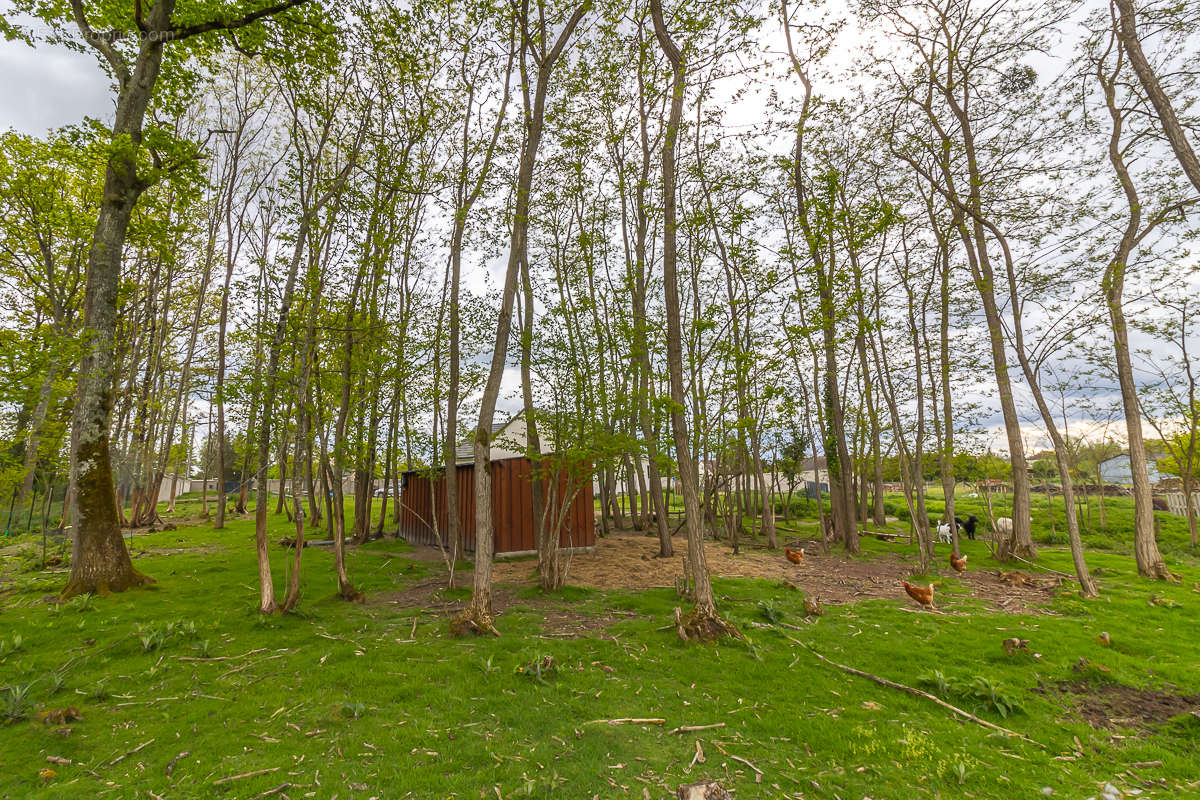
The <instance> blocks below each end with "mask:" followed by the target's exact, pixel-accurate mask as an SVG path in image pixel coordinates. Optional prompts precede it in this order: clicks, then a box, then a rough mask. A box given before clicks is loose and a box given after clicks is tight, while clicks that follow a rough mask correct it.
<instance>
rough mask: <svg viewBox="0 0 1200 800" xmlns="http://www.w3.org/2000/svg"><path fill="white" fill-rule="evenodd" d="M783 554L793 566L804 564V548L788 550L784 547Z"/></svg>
mask: <svg viewBox="0 0 1200 800" xmlns="http://www.w3.org/2000/svg"><path fill="white" fill-rule="evenodd" d="M783 554H784V555H785V556H787V560H788V561H790V562H792V563H793V564H803V563H804V548H803V547H801V548H800V549H799V550H789V549H788V548H786V547H785V548H783Z"/></svg>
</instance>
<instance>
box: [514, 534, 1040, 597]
mask: <svg viewBox="0 0 1200 800" xmlns="http://www.w3.org/2000/svg"><path fill="white" fill-rule="evenodd" d="M674 544H675V557H674V558H670V559H662V558H656V557H655V554H656V553H657V552H658V540H657V539H656V538H654V537H649V536H643V535H642V534H640V533H633V532H628V533H620V534H617V535H613V536H606V537H603V538H601V539H598V540H597V542H596V548H595V550H593V551H592V552H590V553H577V554H575V555H574V556H573V558H572V560H571V569H570V574H569V577H568V578H567V582H568V583H570V584H573V585H576V586H587V587H592V588H598V589H653V588H664V587H665V588H671V587H673V586H674V585H675V579H676V578H677V577H678V576H680V575H682V574H683V561H682V559H683V558H684V557H685V556H686V555H687V541H686V540H685V539H684V538H683V537H682V536H676V537H675V539H674ZM802 544H803V546H804V548H805V558H804V563H803V564H802V565H799V566H797V565H795V564H792V563H790V562H789V561H787V560H786V559H785V558H784V556H783V551H782V550H776V551H773V552H772V551H769V550H763V549H752V550H743V551H742V553H741V554H740V555H736V556H735V555H734V554H733V552H732V551H731V550H730V548H729V547H728V545H725V544H724V543H720V542H706V543H705V548H704V552H705V556H706V557H707V559H708V566H709V569H710V570H711V572H712V574H713V575H714V576H715V577H723V578H767V579H773V580H787V581H790V582H792V583H794V584H796V585H797V586H798V587H799V588H800V589H802V590H803V591H804V592H806V593H807V594H808V595H810V596H812V597H815V598H817V599H818V600H820V601H821V602H822V603H847V602H853V601H855V600H860V599H864V598H866V599H869V598H887V599H892V600H900V601H906V600H907V596H906V595H905V594H904V589H903V586H902V585H901V581H902V580H904V579H906V578H908V577H909V576H911V575H912V573H913V571H914V570H915V569H916V566H917V560H916V557H915V556H908V555H901V554H899V553H897V554H895V555H882V556H879V555H877V556H872V557H871V558H870V559H863V558H851V557H849V556H845V555H842V554H838V553H831V554H830V555H828V556H823V555H821V554H820V552H819V549H820V545H819V544H817V543H816V542H815V541H808V542H803V543H802ZM533 569H534V566H533V564H531V563H530V562H528V561H518V562H505V561H497V562H496V566H495V578H496V580H497V581H498V582H509V581H511V582H516V583H526V582H528V581H530V580H531V575H532V572H533ZM1029 577H1030V578H1031V580H1030V581H1029V582H1025V581H1022V580H1021V579H1020V577H1016V578H1015V580H1014V579H1010V581H1011V582H1010V581H1006V580H1004V579H1002V578H1001V573H1000V571H999V570H998V569H968V570H967V572H965V573H963V574H962V576H961V579H962V584H963V585H964V586H965V587H966V588H967V589H968V590H969V594H970V596H972V597H975V598H978V599H981V600H983V601H984V602H985V603H987V604H988V606H989V607H990V608H993V609H995V610H999V611H1008V612H1012V613H1039V612H1041V613H1044V609H1040V608H1037V607H1036V606H1038V605H1040V604H1043V603H1046V602H1047V601H1048V600H1050V599H1051V598H1052V597H1053V589H1054V588H1055V587H1056V586H1057V581H1055V580H1051V579H1049V578H1047V577H1044V576H1029ZM1014 584H1015V585H1014ZM956 596H961V595H956Z"/></svg>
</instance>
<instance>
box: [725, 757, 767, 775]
mask: <svg viewBox="0 0 1200 800" xmlns="http://www.w3.org/2000/svg"><path fill="white" fill-rule="evenodd" d="M728 755H729V757H730V758H732V759H733V760H734V761H740V762H742V763H743V764H745V765H746V766H747V767H749V768H750V769H752V770H754V771H755V772H757V773H758V774H759V775H762V774H763V771H762V770H761V769H759V768H758V767H756V766H754V765H753V764H751V763H750V762H749V761H747V760H746V759H744V758H742V757H741V756H735V755H734V754H733V753H729V754H728Z"/></svg>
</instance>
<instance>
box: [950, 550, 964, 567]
mask: <svg viewBox="0 0 1200 800" xmlns="http://www.w3.org/2000/svg"><path fill="white" fill-rule="evenodd" d="M950 566H952V567H954V571H955V572H963V571H965V570H966V568H967V557H966V556H956V555H954V553H951V554H950Z"/></svg>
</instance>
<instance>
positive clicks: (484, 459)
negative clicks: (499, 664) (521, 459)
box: [451, 2, 588, 634]
mask: <svg viewBox="0 0 1200 800" xmlns="http://www.w3.org/2000/svg"><path fill="white" fill-rule="evenodd" d="M587 9H588V4H587V3H586V2H585V4H584V5H582V6H580V7H578V8H577V9H575V12H574V13H573V14H572V15H571V18H570V19H569V20H568V21H567V23H566V26H565V27H564V29H563V31H562V33H561V34H560V35H559V37H558V40H557V41H556V42H555V44H554V46H553V48H551V49H550V50H549V51H547V50H546V49H545V47H544V46H543V49H542V53H541V57H540V58H538V59H537V62H538V69H537V85H536V88H535V89H534V94H533V99H532V104H530V103H528V102H527V103H526V106H527V107H526V109H525V117H526V118H525V141H524V143H523V146H522V148H521V162H520V166H519V168H518V172H517V185H516V199H515V203H514V208H513V222H512V236H511V238H510V240H509V252H508V266H507V268H506V270H505V274H504V287H503V291H502V293H501V297H500V314H499V317H498V319H497V325H496V337H495V344H494V347H493V349H492V362H491V366H490V367H489V369H488V376H487V382H486V384H485V385H484V390H483V398H482V399H481V401H480V408H479V424H478V425H477V427H476V429H475V438H474V443H473V450H474V461H475V574H474V581H473V585H472V587H471V602H470V604H469V605H468V606H467V608H466V609H465V610H464V611H463V613H462V615H461V616H459V617H457V618H456V619H455V620H453V621H452V624H451V628H452V630H454V631H455V632H464V631H467V630H476V631H479V632H485V633H493V634H498V632H497V631H496V626H495V623H494V622H493V621H492V557H493V553H494V548H495V541H494V531H493V529H492V476H491V454H490V448H491V431H492V420H493V418H494V417H495V413H496V400H497V398H498V397H499V395H500V381H501V379H502V377H503V375H504V364H505V362H506V361H507V357H508V339H509V332H510V328H511V326H512V314H513V299H514V297H515V295H516V289H517V273H518V272H519V268H520V265H521V263H522V261H524V259H525V258H526V243H527V234H528V229H529V208H530V193H531V191H532V188H533V170H534V166H535V164H536V161H537V152H538V147H539V145H540V144H541V138H542V126H543V120H544V117H545V105H546V91H547V88H548V86H549V82H550V75H551V72H552V71H553V69H554V63H555V62H556V61H557V60H558V57H559V55H561V53H562V51H563V48H564V47H566V44H567V40H568V39H569V38H570V37H571V33H572V32H573V31H574V30H575V26H576V25H578V24H579V20H580V19H581V18H582V17H583V15H584V13H585V12H586V11H587ZM524 12H525V16H526V17H527V16H528V8H527V7H526V8H525V9H524ZM526 35H527V33H526V32H523V33H522V36H521V47H522V48H523V49H524V48H527V47H528V48H531V49H532V48H534V47H536V45H535V44H534V43H532V42H530V41H528V40H527V39H526V38H525V37H526ZM543 44H544V43H543ZM525 91H526V92H528V88H526V89H525ZM526 97H527V98H528V94H527V95H526Z"/></svg>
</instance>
